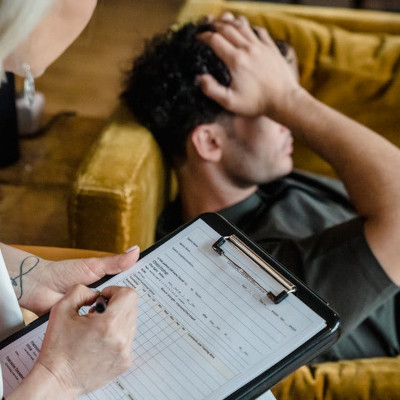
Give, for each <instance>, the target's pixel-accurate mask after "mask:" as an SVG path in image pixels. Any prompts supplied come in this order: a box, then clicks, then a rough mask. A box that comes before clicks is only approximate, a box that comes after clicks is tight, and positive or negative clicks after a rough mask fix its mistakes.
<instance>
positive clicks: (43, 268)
mask: <svg viewBox="0 0 400 400" xmlns="http://www.w3.org/2000/svg"><path fill="white" fill-rule="evenodd" d="M2 251H3V254H4V258H5V261H6V266H7V269H8V271H9V273H10V277H11V278H12V280H13V283H14V285H15V290H16V293H17V297H18V298H19V299H18V300H19V304H20V305H21V306H22V307H24V308H26V309H28V310H30V311H32V312H34V313H35V314H38V315H41V314H43V313H45V312H48V311H49V310H50V308H51V307H52V306H53V305H54V304H55V303H57V302H58V301H59V300H60V299H61V298H62V297H63V296H64V295H65V293H66V292H67V291H68V290H69V289H70V288H71V287H73V286H75V285H77V284H83V285H90V284H92V283H94V282H96V281H98V280H99V279H101V278H102V277H103V276H105V275H114V274H117V273H119V272H121V271H124V270H126V269H128V268H129V267H131V266H132V265H134V264H135V262H136V261H137V259H138V257H139V252H140V250H139V248H138V247H136V248H133V249H132V250H131V251H129V252H127V253H123V254H118V255H115V256H107V257H99V258H82V259H75V260H63V261H48V260H43V259H41V258H39V257H37V256H34V255H32V254H29V253H26V252H24V251H21V250H18V249H15V248H12V247H9V246H2ZM18 274H19V275H20V276H19V278H18V279H15V277H16V276H17V275H18Z"/></svg>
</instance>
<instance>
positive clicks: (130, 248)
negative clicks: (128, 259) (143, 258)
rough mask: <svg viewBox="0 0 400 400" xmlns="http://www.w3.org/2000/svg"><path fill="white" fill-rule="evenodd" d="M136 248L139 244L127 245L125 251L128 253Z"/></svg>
mask: <svg viewBox="0 0 400 400" xmlns="http://www.w3.org/2000/svg"><path fill="white" fill-rule="evenodd" d="M138 248H139V246H138V245H137V244H135V245H134V246H132V247H129V249H128V250H125V253H130V252H131V251H133V250H136V249H138Z"/></svg>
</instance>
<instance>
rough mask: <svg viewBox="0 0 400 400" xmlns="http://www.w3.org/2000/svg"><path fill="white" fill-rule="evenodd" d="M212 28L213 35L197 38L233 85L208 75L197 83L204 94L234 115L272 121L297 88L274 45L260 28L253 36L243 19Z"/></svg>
mask: <svg viewBox="0 0 400 400" xmlns="http://www.w3.org/2000/svg"><path fill="white" fill-rule="evenodd" d="M213 25H214V26H215V28H216V32H204V33H202V34H200V35H199V36H198V37H199V39H200V40H202V41H203V42H205V43H206V44H208V45H209V46H210V47H211V48H212V49H213V50H214V52H215V53H216V54H217V56H218V57H219V58H221V60H222V61H224V63H225V64H226V66H227V67H228V69H229V71H230V73H231V76H232V83H231V85H230V86H229V87H226V86H223V85H221V84H219V83H218V82H217V81H216V80H215V79H214V78H213V77H212V76H211V75H201V76H199V77H198V82H199V84H200V85H201V88H202V90H203V92H204V93H205V94H206V95H207V96H209V97H211V98H212V99H213V100H215V101H216V102H218V103H219V104H221V105H222V106H223V107H224V108H225V109H227V110H229V111H231V112H233V113H236V114H241V115H245V116H257V115H268V116H271V117H273V116H274V114H275V110H277V109H279V108H280V107H281V105H282V104H284V103H285V102H286V101H287V100H288V99H290V97H291V96H292V94H293V92H294V91H296V90H297V89H299V88H300V86H299V84H298V82H297V79H296V76H295V74H293V71H292V69H291V68H290V66H289V65H288V63H287V62H286V60H285V59H284V57H283V56H282V55H281V54H280V52H279V50H278V48H277V47H276V45H275V43H274V41H273V40H272V39H271V37H270V36H269V34H268V32H267V31H266V30H265V29H263V28H254V30H255V31H256V32H257V34H256V33H255V32H254V30H253V28H252V27H250V25H249V23H248V21H247V19H246V18H244V17H239V18H237V19H235V18H233V16H232V15H231V14H228V15H225V16H224V17H223V18H222V19H220V20H215V21H214V22H213Z"/></svg>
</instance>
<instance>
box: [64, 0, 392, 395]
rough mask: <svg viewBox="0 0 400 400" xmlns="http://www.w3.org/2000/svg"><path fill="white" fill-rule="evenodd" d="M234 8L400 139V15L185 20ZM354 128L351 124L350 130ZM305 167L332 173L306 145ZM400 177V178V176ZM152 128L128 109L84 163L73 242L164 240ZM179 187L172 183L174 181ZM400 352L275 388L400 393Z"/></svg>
mask: <svg viewBox="0 0 400 400" xmlns="http://www.w3.org/2000/svg"><path fill="white" fill-rule="evenodd" d="M224 11H231V12H233V13H234V14H243V15H246V16H247V17H248V18H249V20H250V22H251V23H252V24H254V25H260V26H264V27H266V28H267V29H268V30H269V31H270V33H271V34H272V35H273V36H274V37H276V38H279V39H283V40H287V41H289V42H290V43H291V44H292V46H293V47H294V48H295V50H296V53H297V55H298V59H299V70H300V82H301V84H302V85H303V86H304V87H305V88H306V89H307V90H309V91H310V92H311V93H312V94H313V95H314V96H316V97H317V98H319V99H320V100H322V101H323V102H325V103H327V104H329V105H331V106H332V107H334V108H336V109H338V110H340V111H342V112H343V113H345V114H347V115H349V116H350V117H352V118H354V119H356V120H358V121H360V122H361V123H363V124H365V125H367V126H369V127H371V128H372V129H374V130H376V131H377V132H379V133H380V134H382V135H384V136H385V137H387V138H388V139H389V140H391V141H392V142H393V143H395V144H396V145H398V146H399V145H400V132H399V130H400V15H399V14H395V13H385V12H377V11H361V10H349V9H340V8H322V7H307V6H293V5H280V4H272V3H266V2H251V1H243V2H240V1H226V0H189V1H187V2H186V3H185V4H184V5H183V7H182V9H181V11H180V13H179V18H178V22H179V23H182V22H186V21H188V20H196V19H197V18H198V17H200V16H203V15H206V14H210V13H213V14H215V15H219V14H221V13H222V12H224ZM349 134H351V132H349ZM295 147H296V150H295V153H294V158H295V166H296V167H298V168H302V169H306V170H310V171H313V172H317V173H322V174H327V175H332V174H333V171H332V170H331V169H330V167H329V166H328V165H327V164H325V163H324V162H323V161H322V160H321V159H320V158H319V157H318V156H316V155H315V154H313V153H312V152H310V151H309V150H308V149H307V148H305V147H304V146H303V145H302V144H301V143H296V144H295ZM393 179H397V177H393ZM173 183H174V180H173V176H172V174H171V171H169V170H167V169H166V168H165V165H164V162H163V159H162V156H161V154H160V151H159V149H158V147H157V145H156V143H155V141H154V140H153V138H152V136H151V135H150V133H149V132H147V131H146V129H144V128H143V127H141V126H139V125H138V124H137V123H136V122H135V121H134V120H133V119H132V116H131V115H130V114H129V112H128V111H127V110H125V109H124V108H123V107H120V108H119V109H118V110H116V111H115V112H114V113H113V115H112V117H111V118H110V121H109V123H108V124H107V126H106V127H105V128H104V130H103V131H102V132H101V135H100V137H99V140H98V141H97V143H95V145H94V146H93V148H92V149H91V151H90V153H89V154H88V156H87V157H86V159H85V161H84V162H83V164H82V165H81V166H80V169H79V172H78V174H77V177H76V180H75V182H74V185H73V188H72V193H71V197H70V202H69V223H70V233H71V240H72V243H71V244H72V246H74V247H80V248H87V249H97V250H103V251H111V252H116V251H123V250H125V249H126V248H128V247H130V246H131V245H133V244H139V245H140V247H141V248H142V249H144V248H146V247H148V246H149V245H150V244H152V243H153V241H154V228H155V223H156V220H157V217H158V215H159V213H160V212H161V210H162V208H163V206H164V205H165V203H166V201H168V199H169V198H170V196H171V193H175V192H176V187H174V185H173ZM171 187H172V189H171ZM399 377H400V358H390V359H388V358H378V359H373V360H356V361H342V362H336V363H324V364H319V365H312V366H307V367H302V368H300V369H299V370H297V371H296V372H295V373H293V374H291V375H290V376H289V377H287V378H286V379H285V380H283V381H282V382H281V383H279V384H278V385H277V386H276V387H275V388H274V393H275V395H276V396H277V399H278V400H289V399H297V400H301V399H316V400H322V399H326V400H333V399H341V400H345V399H349V400H378V399H382V400H391V399H400V379H399Z"/></svg>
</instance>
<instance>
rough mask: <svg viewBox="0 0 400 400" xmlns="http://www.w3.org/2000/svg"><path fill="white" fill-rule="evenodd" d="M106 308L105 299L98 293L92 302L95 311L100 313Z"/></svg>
mask: <svg viewBox="0 0 400 400" xmlns="http://www.w3.org/2000/svg"><path fill="white" fill-rule="evenodd" d="M106 308H107V300H106V299H105V298H104V297H103V296H102V295H100V296H99V297H97V299H96V302H95V304H94V309H95V311H96V312H98V313H100V314H101V313H103V312H104V311H106Z"/></svg>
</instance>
